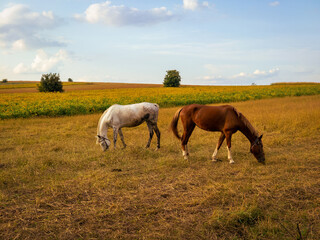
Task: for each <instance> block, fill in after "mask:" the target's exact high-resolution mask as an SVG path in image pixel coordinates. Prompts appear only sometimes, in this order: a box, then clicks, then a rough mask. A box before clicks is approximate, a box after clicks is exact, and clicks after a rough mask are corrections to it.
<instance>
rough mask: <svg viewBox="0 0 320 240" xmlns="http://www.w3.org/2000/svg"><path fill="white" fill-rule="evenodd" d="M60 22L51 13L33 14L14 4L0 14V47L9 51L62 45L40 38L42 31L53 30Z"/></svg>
mask: <svg viewBox="0 0 320 240" xmlns="http://www.w3.org/2000/svg"><path fill="white" fill-rule="evenodd" d="M60 22H61V20H60V19H58V18H57V17H55V16H54V14H53V13H52V12H51V11H48V12H45V11H43V12H42V13H39V12H33V11H31V9H30V8H29V7H28V6H26V5H22V4H14V5H10V6H9V7H7V8H5V9H4V10H2V11H1V12H0V46H2V47H6V48H11V49H15V50H16V49H20V50H21V49H25V48H26V47H39V46H52V45H54V46H56V45H60V46H61V45H62V43H60V42H58V41H52V40H47V39H45V38H41V37H40V33H41V31H43V30H47V29H52V28H55V27H56V26H58V25H59V24H60Z"/></svg>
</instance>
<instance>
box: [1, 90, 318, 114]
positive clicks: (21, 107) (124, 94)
mask: <svg viewBox="0 0 320 240" xmlns="http://www.w3.org/2000/svg"><path fill="white" fill-rule="evenodd" d="M107 85H108V87H109V88H108V89H105V88H106V86H107ZM91 86H93V88H94V89H95V90H92V89H91V88H90V87H91ZM141 86H143V87H141ZM67 87H68V86H66V87H65V89H67ZM99 87H101V89H100V90H96V85H95V84H93V85H90V84H86V85H70V89H69V90H70V91H66V92H64V93H39V92H33V93H2V94H0V96H1V98H0V119H6V118H19V117H23V118H27V117H34V116H65V115H68V116H70V115H77V114H89V113H97V112H103V111H104V110H105V109H106V108H108V107H109V106H111V105H112V104H115V103H117V104H131V103H137V102H145V101H146V102H154V103H158V104H159V105H160V106H161V107H172V106H181V105H186V104H191V103H200V104H210V103H226V102H239V101H248V100H255V99H265V98H274V97H286V96H303V95H316V94H320V84H306V85H303V84H298V85H294V84H289V85H271V86H182V87H180V88H163V87H160V86H159V85H157V86H156V87H154V85H141V84H101V85H99ZM76 88H77V89H78V90H77V91H71V89H76ZM80 89H84V90H80ZM1 91H5V89H3V90H0V92H1Z"/></svg>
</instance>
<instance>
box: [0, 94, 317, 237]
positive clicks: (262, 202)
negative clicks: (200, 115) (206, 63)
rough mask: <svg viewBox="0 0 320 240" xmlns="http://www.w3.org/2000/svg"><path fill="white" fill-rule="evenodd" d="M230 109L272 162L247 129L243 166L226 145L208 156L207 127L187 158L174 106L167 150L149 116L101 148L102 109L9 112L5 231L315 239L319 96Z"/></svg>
mask: <svg viewBox="0 0 320 240" xmlns="http://www.w3.org/2000/svg"><path fill="white" fill-rule="evenodd" d="M232 105H234V106H235V107H236V108H237V109H238V110H239V111H240V112H242V113H243V114H244V115H245V116H246V117H247V118H248V119H249V121H250V122H251V123H252V124H253V126H254V127H255V128H256V129H257V130H258V131H259V132H260V133H263V135H264V137H263V143H264V148H265V153H266V165H265V166H264V165H261V164H259V163H258V162H257V161H256V160H255V159H254V157H253V156H252V155H251V154H250V153H249V145H250V144H249V142H248V140H247V139H246V138H245V137H244V136H243V135H241V133H237V134H235V135H234V137H233V140H232V143H233V144H232V151H233V157H234V160H235V164H234V165H230V164H229V163H228V160H227V152H226V149H225V143H224V145H223V146H222V149H221V151H220V152H219V154H218V157H219V158H220V159H222V162H217V163H212V162H211V161H210V157H211V155H212V152H213V150H214V147H215V145H216V143H217V141H218V137H219V133H210V132H205V131H203V130H200V129H196V130H195V131H194V133H193V135H192V136H191V139H190V161H189V162H186V161H185V160H184V159H183V157H182V154H181V150H180V144H179V141H178V140H177V139H176V138H174V137H173V135H172V133H171V132H169V131H168V127H169V126H168V125H169V123H170V121H171V119H172V117H173V114H174V113H175V111H176V110H177V107H172V108H161V109H160V115H159V128H160V131H161V133H162V135H161V136H162V137H161V149H160V150H159V151H154V149H155V148H156V141H155V139H153V142H152V145H151V149H145V148H144V146H145V144H146V142H147V140H148V131H147V127H146V125H145V124H144V125H141V126H139V127H136V128H127V129H123V133H124V137H125V140H126V143H127V145H128V146H127V148H126V149H121V141H119V143H118V147H119V148H118V149H117V150H114V149H113V148H111V149H110V150H109V151H108V152H101V151H100V147H99V146H97V145H95V134H96V126H97V123H98V120H99V117H100V113H99V114H91V115H82V116H70V117H58V118H44V117H43V118H29V119H21V118H20V119H8V120H1V121H0V132H1V135H0V136H1V137H0V159H1V160H0V161H1V162H0V239H299V235H300V234H301V238H300V239H319V236H320V227H319V226H320V207H319V206H320V178H319V176H320V167H319V166H320V158H319V149H320V122H319V119H320V107H319V106H320V95H315V96H306V97H290V98H274V99H263V100H256V101H247V102H237V103H233V104H232ZM179 124H180V125H179V126H181V123H179ZM109 137H110V138H112V134H111V132H110V133H109ZM297 226H299V230H298V228H297Z"/></svg>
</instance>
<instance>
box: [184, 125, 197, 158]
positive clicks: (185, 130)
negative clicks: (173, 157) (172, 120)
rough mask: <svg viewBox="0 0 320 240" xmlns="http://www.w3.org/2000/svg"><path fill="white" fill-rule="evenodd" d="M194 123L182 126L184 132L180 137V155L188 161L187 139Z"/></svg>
mask: <svg viewBox="0 0 320 240" xmlns="http://www.w3.org/2000/svg"><path fill="white" fill-rule="evenodd" d="M195 126H196V125H195V123H194V122H189V123H187V124H186V125H184V126H183V127H184V131H183V135H182V137H181V148H182V155H183V157H184V159H186V160H188V156H189V151H188V146H187V144H188V141H189V138H190V136H191V134H192V132H193V130H194V128H195Z"/></svg>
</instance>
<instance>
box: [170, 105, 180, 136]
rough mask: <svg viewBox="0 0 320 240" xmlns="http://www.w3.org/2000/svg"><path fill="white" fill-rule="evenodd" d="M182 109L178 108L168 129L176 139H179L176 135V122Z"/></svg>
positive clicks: (177, 134)
mask: <svg viewBox="0 0 320 240" xmlns="http://www.w3.org/2000/svg"><path fill="white" fill-rule="evenodd" d="M182 109H183V108H180V109H179V110H178V111H176V113H175V114H174V117H173V119H172V121H171V124H170V127H171V131H172V132H173V134H174V135H175V136H176V137H177V138H178V139H181V137H180V135H179V133H178V121H179V117H180V112H181V110H182Z"/></svg>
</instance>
